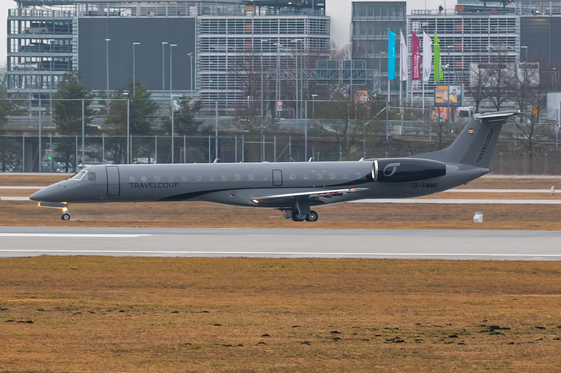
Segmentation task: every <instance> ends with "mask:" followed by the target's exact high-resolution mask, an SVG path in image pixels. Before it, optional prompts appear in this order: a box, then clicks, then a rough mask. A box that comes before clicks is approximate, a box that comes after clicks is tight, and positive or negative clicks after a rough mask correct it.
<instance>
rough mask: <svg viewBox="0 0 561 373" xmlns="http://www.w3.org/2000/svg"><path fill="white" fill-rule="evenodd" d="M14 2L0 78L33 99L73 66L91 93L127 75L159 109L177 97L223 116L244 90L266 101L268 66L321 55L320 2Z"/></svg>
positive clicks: (323, 24)
mask: <svg viewBox="0 0 561 373" xmlns="http://www.w3.org/2000/svg"><path fill="white" fill-rule="evenodd" d="M16 1H17V3H18V8H17V9H10V10H9V15H8V40H7V45H8V51H7V52H8V53H7V57H8V64H7V74H6V78H5V85H6V87H7V90H8V92H9V93H12V94H19V95H20V96H21V97H31V98H33V99H35V100H36V99H37V98H39V97H42V98H44V99H48V98H49V96H50V95H52V94H54V93H55V92H56V89H57V83H58V82H59V81H60V80H61V78H62V76H63V75H64V73H65V72H66V71H67V70H70V69H77V70H79V72H80V74H81V77H82V84H84V85H85V86H87V87H89V88H91V89H92V90H93V91H105V90H107V91H111V90H114V89H118V88H123V87H125V84H126V82H127V80H129V79H134V80H135V81H136V82H139V83H142V84H143V85H144V87H145V88H146V89H148V90H149V91H151V92H152V97H153V98H154V99H155V100H156V101H159V100H161V102H162V103H163V105H164V106H165V104H166V103H168V102H170V101H169V100H171V99H172V97H173V98H175V97H181V96H183V95H186V96H188V97H199V98H201V99H203V102H204V103H206V104H207V105H212V107H213V108H214V101H215V100H217V101H218V103H219V108H220V110H221V111H222V112H226V113H228V112H231V111H233V110H235V108H236V106H237V105H239V104H240V103H241V102H247V100H248V97H253V98H254V99H261V97H263V99H264V100H266V101H267V102H270V106H271V107H272V106H274V100H275V94H276V93H275V92H274V90H275V83H276V82H274V81H273V82H272V83H271V80H272V79H277V80H278V76H279V74H273V73H271V72H274V71H280V70H281V69H285V70H286V69H295V68H296V66H294V64H295V62H294V61H295V58H294V57H295V55H298V56H299V57H300V68H301V69H305V68H306V66H304V65H303V64H305V63H307V61H308V60H310V58H312V57H313V59H324V60H325V59H328V58H329V55H330V29H331V28H330V18H329V17H328V16H326V15H325V0H314V1H301V0H298V1H281V0H213V1H203V0H199V1H183V0H174V1H161V2H143V1H139V2H126V1H117V0H105V1H103V2H99V1H91V0H16ZM291 64H292V65H291ZM260 83H261V84H260ZM263 83H264V84H263ZM276 84H280V83H276ZM261 87H263V88H261ZM266 106H267V107H269V103H268V104H267V105H266Z"/></svg>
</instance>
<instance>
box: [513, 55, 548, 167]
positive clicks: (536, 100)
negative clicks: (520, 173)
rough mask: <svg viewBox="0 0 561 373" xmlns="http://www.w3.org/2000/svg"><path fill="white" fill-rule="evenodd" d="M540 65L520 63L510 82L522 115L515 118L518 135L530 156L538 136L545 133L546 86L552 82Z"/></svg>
mask: <svg viewBox="0 0 561 373" xmlns="http://www.w3.org/2000/svg"><path fill="white" fill-rule="evenodd" d="M540 66H541V65H540V64H539V63H521V64H518V65H517V67H516V69H515V73H514V74H512V76H511V78H510V80H509V82H508V83H509V86H510V88H511V90H512V94H513V99H514V101H515V102H516V105H517V106H518V109H519V110H520V115H519V116H518V118H516V119H515V125H516V127H517V136H519V137H518V139H519V140H520V142H521V143H522V144H523V145H524V147H525V148H526V149H527V150H528V152H529V154H530V158H531V157H532V155H533V152H534V148H535V146H536V145H537V144H538V141H536V137H538V136H540V135H543V134H544V129H545V126H546V121H545V120H544V117H543V114H544V113H545V110H547V90H546V87H547V86H548V85H549V84H550V82H549V81H548V79H547V78H546V75H545V74H543V72H542V71H541V67H540ZM518 134H519V135H518Z"/></svg>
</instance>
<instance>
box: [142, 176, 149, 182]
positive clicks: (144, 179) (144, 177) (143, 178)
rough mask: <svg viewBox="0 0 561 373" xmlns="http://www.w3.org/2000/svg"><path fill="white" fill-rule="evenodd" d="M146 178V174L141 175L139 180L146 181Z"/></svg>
mask: <svg viewBox="0 0 561 373" xmlns="http://www.w3.org/2000/svg"><path fill="white" fill-rule="evenodd" d="M147 180H148V178H147V177H146V176H141V177H140V181H142V182H146V181H147Z"/></svg>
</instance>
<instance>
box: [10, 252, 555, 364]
mask: <svg viewBox="0 0 561 373" xmlns="http://www.w3.org/2000/svg"><path fill="white" fill-rule="evenodd" d="M560 275H561V271H560V269H559V264H558V263H554V262H506V261H496V262H484V261H437V260H399V261H398V260H351V259H340V260H327V259H326V260H323V259H243V258H241V259H216V258H215V259H205V258H109V257H46V256H43V257H35V258H11V259H0V284H1V287H2V292H1V293H0V308H2V311H0V322H1V324H0V325H1V329H0V331H1V336H2V338H0V351H2V353H0V371H9V372H13V371H96V372H100V371H162V372H168V371H180V372H184V371H197V372H210V371H216V372H220V371H226V372H233V371H236V372H237V371H242V372H254V371H273V372H285V371H300V372H326V371H339V372H354V371H362V372H372V371H376V370H385V371H399V372H401V371H409V372H434V371H489V370H499V371H509V372H531V371H538V370H539V371H543V372H553V371H559V370H561V356H560V351H561V340H559V338H560V337H561V312H560V311H559V310H560V306H561V282H559V281H557V280H556V279H557V278H559V276H560ZM175 312H177V313H175ZM12 320H13V322H7V321H12ZM28 320H30V321H33V324H31V323H18V321H28ZM296 326H297V327H296ZM492 326H497V327H500V328H501V329H499V330H493V331H492V330H491V329H492ZM507 328H508V329H507ZM334 331H337V332H339V333H340V334H338V333H333V332H334ZM266 334H268V335H269V336H265V335H266ZM338 338H340V339H338ZM261 342H263V343H264V344H260V343H261Z"/></svg>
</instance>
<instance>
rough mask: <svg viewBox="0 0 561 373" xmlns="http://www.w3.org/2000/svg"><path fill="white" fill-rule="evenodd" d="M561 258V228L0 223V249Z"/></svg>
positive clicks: (7, 252) (6, 253)
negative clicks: (98, 226) (387, 228)
mask: <svg viewBox="0 0 561 373" xmlns="http://www.w3.org/2000/svg"><path fill="white" fill-rule="evenodd" d="M44 254H45V255H107V256H162V257H265V258H279V257H283V258H302V257H316V258H401V259H483V260H561V232H542V231H475V230H456V231H453V230H446V231H438V230H436V231H435V230H347V229H345V230H337V229H202V228H196V229H183V228H181V229H175V228H74V227H69V228H65V227H57V228H55V227H0V256H1V257H21V256H38V255H44Z"/></svg>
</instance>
